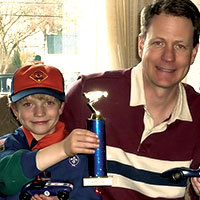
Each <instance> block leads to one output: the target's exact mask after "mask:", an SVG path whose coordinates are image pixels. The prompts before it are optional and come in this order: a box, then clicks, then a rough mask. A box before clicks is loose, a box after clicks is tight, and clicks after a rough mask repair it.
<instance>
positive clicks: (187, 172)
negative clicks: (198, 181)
mask: <svg viewBox="0 0 200 200" xmlns="http://www.w3.org/2000/svg"><path fill="white" fill-rule="evenodd" d="M161 176H162V177H164V178H169V180H170V181H171V182H173V183H179V182H180V181H182V180H183V179H187V178H189V177H200V169H190V168H186V167H177V168H172V169H169V170H167V171H164V172H163V173H162V174H161Z"/></svg>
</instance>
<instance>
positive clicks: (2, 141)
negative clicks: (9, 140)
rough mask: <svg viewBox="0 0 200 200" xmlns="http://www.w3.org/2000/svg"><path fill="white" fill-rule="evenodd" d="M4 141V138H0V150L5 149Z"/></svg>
mask: <svg viewBox="0 0 200 200" xmlns="http://www.w3.org/2000/svg"><path fill="white" fill-rule="evenodd" d="M5 141H6V138H3V139H0V152H3V151H5V145H4V142H5Z"/></svg>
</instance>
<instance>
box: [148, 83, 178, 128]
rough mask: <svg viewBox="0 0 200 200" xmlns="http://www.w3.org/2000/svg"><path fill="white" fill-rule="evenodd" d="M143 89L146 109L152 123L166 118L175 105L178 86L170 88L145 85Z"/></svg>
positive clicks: (158, 122) (155, 123) (157, 122)
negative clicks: (151, 118) (152, 120)
mask: <svg viewBox="0 0 200 200" xmlns="http://www.w3.org/2000/svg"><path fill="white" fill-rule="evenodd" d="M144 91H145V99H146V105H147V110H148V112H149V113H150V114H151V115H152V117H153V119H154V125H158V124H160V123H161V122H163V121H165V120H166V119H168V118H169V117H170V115H171V114H172V112H173V110H174V107H175V106H176V102H177V99H178V91H179V90H178V86H177V87H174V88H170V89H169V88H168V89H167V88H151V87H145V90H144Z"/></svg>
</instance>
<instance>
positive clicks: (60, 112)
mask: <svg viewBox="0 0 200 200" xmlns="http://www.w3.org/2000/svg"><path fill="white" fill-rule="evenodd" d="M64 106H65V102H62V103H61V105H60V109H59V115H61V114H62V113H63V110H64Z"/></svg>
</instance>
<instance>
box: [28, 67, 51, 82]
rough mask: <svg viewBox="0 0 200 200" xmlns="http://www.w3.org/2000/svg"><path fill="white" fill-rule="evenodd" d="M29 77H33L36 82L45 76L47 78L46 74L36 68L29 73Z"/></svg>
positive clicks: (42, 79)
mask: <svg viewBox="0 0 200 200" xmlns="http://www.w3.org/2000/svg"><path fill="white" fill-rule="evenodd" d="M30 78H31V79H33V80H34V81H36V82H37V83H41V82H42V81H44V80H45V79H46V78H48V75H47V74H46V73H45V72H43V71H41V70H37V71H35V72H34V73H32V74H31V75H30Z"/></svg>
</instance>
